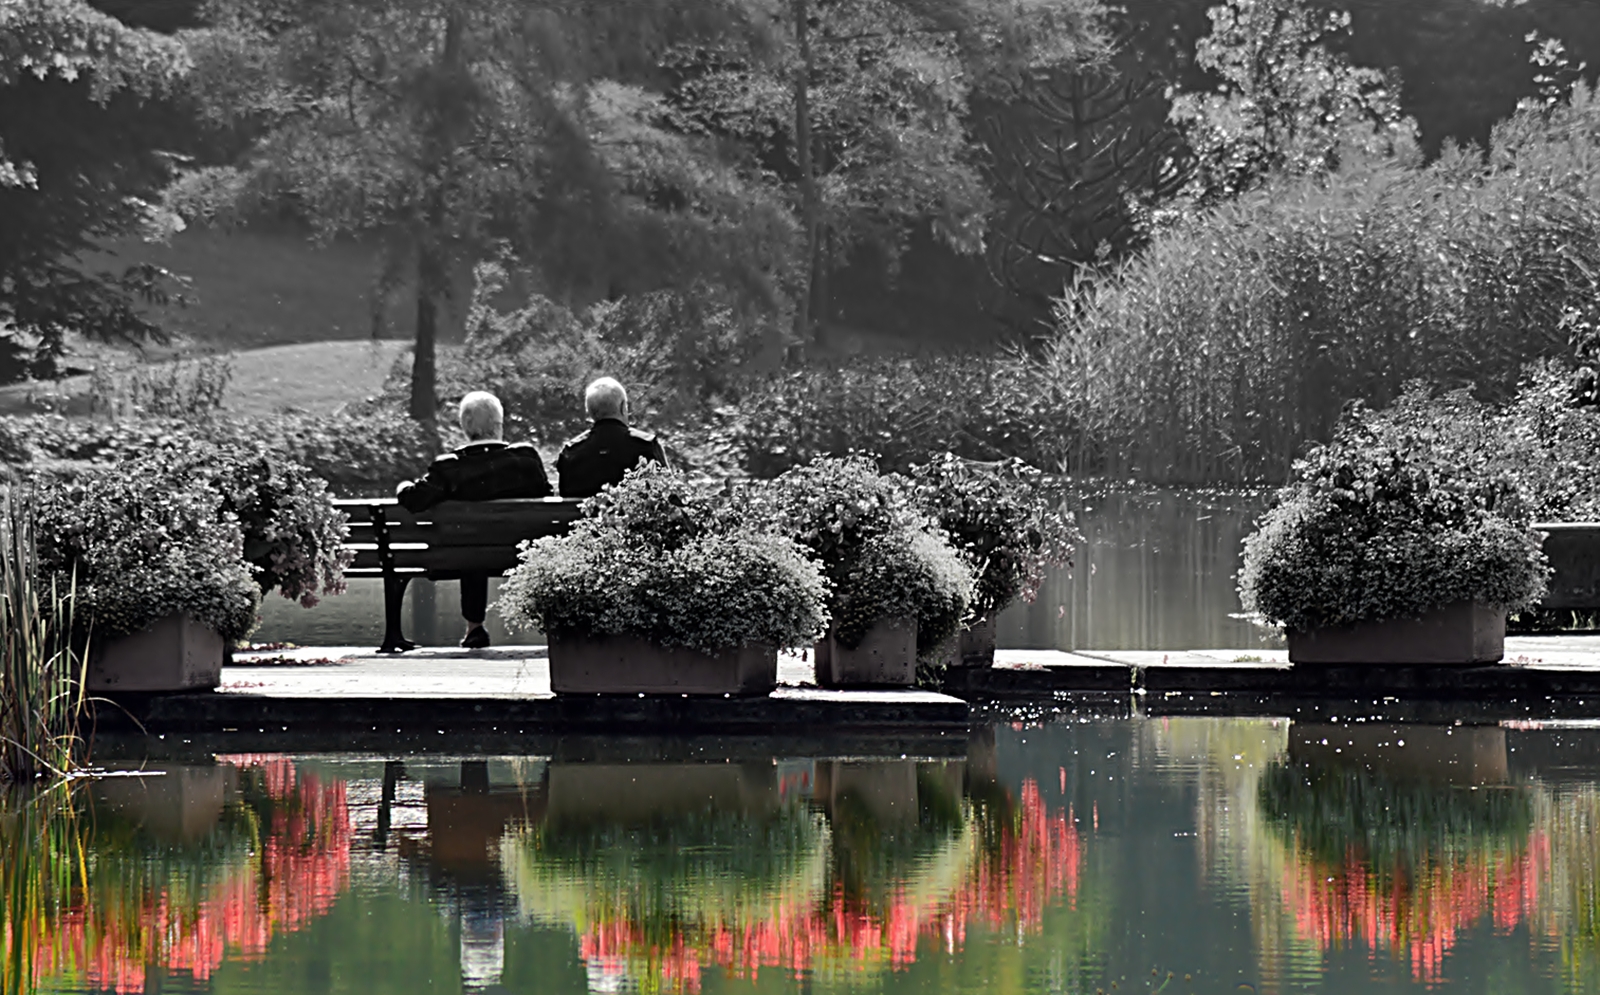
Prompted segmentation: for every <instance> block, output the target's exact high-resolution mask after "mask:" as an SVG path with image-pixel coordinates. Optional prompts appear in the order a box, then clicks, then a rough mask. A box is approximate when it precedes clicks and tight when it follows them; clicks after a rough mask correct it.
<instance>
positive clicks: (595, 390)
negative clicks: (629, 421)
mask: <svg viewBox="0 0 1600 995" xmlns="http://www.w3.org/2000/svg"><path fill="white" fill-rule="evenodd" d="M583 410H585V411H587V412H588V413H589V417H590V418H593V419H594V420H595V421H599V420H600V419H602V418H624V417H626V416H627V414H628V392H627V390H625V389H624V388H623V386H622V384H620V383H618V382H617V381H616V380H613V379H612V378H611V377H601V378H600V379H599V380H596V381H595V382H594V383H592V384H590V385H589V387H588V389H587V390H585V391H584V392H583Z"/></svg>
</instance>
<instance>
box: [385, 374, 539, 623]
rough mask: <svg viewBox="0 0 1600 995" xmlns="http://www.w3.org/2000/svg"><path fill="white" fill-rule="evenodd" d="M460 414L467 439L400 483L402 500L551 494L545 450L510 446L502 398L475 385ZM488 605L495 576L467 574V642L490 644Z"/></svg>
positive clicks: (410, 505) (419, 504)
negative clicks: (424, 470)
mask: <svg viewBox="0 0 1600 995" xmlns="http://www.w3.org/2000/svg"><path fill="white" fill-rule="evenodd" d="M456 414H457V418H458V419H459V420H460V423H461V431H462V432H464V433H466V436H467V444H466V445H464V446H462V447H461V448H460V449H457V450H456V451H455V452H453V453H445V454H444V455H443V456H440V457H439V458H438V459H436V460H434V461H433V464H432V465H431V466H429V467H428V472H427V474H426V475H425V476H423V477H422V478H421V479H419V480H408V481H406V482H405V483H403V484H401V485H400V486H399V487H398V488H396V489H395V496H396V497H398V498H399V499H400V504H401V505H403V506H404V507H405V508H407V509H408V510H410V511H425V510H427V509H429V508H432V507H433V506H434V505H436V504H439V503H440V502H441V501H491V500H494V499H495V498H521V497H528V498H534V497H548V496H549V495H550V478H549V477H547V476H546V475H545V472H544V460H542V459H540V458H539V451H538V450H537V449H535V448H533V447H532V446H531V445H529V444H527V443H526V442H518V443H515V444H512V445H507V444H506V443H505V442H504V441H503V440H502V438H501V436H502V435H503V434H504V430H505V410H504V409H503V408H502V407H501V406H500V399H499V398H497V397H495V396H494V395H493V394H490V393H489V392H487V391H482V390H475V391H473V392H472V393H470V394H468V395H467V396H466V397H463V398H462V399H461V405H460V407H459V408H457V410H456ZM488 607H489V575H488V574H485V573H463V574H462V575H461V615H462V617H463V618H465V619H466V620H467V634H466V636H465V637H463V638H462V640H461V645H462V646H465V647H467V648H468V649H482V648H484V647H485V646H488V645H489V631H488V630H487V629H485V628H484V627H483V619H484V615H485V613H486V612H487V610H488Z"/></svg>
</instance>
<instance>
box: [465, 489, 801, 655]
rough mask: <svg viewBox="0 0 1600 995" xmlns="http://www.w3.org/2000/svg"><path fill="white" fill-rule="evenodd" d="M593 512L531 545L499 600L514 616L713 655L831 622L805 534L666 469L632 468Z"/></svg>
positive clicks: (778, 642) (563, 630)
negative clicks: (783, 529) (748, 516)
mask: <svg viewBox="0 0 1600 995" xmlns="http://www.w3.org/2000/svg"><path fill="white" fill-rule="evenodd" d="M584 516H585V517H583V518H582V519H579V520H578V521H577V522H575V523H573V526H572V529H571V531H570V532H568V533H567V534H566V535H564V536H552V537H549V538H545V539H537V540H533V541H530V542H527V543H524V544H523V546H522V555H521V560H522V562H521V565H520V566H518V567H517V568H516V569H515V570H513V571H512V572H511V574H509V575H508V576H507V577H506V579H505V581H504V583H503V584H502V585H501V587H500V599H499V601H498V603H497V605H496V607H497V609H498V610H499V611H500V613H501V615H502V616H504V618H505V619H506V621H507V623H508V624H510V625H512V626H515V627H520V628H538V629H542V630H543V631H544V632H545V634H546V635H547V636H549V637H550V638H551V639H552V640H555V639H563V638H578V639H583V638H594V637H605V636H633V637H638V638H641V639H644V640H647V641H649V642H650V643H653V644H655V645H657V646H660V647H663V648H666V649H675V648H684V649H689V650H693V651H696V652H699V653H704V654H708V655H713V656H714V655H717V654H722V653H726V652H729V651H734V650H737V649H739V648H740V647H741V646H745V645H747V644H758V645H764V646H770V647H773V648H784V647H793V646H801V645H805V644H808V643H810V642H811V641H812V640H813V639H815V638H816V636H817V634H818V633H819V632H820V631H822V629H823V628H824V627H825V626H826V624H827V617H826V615H825V614H824V610H823V603H824V599H825V596H826V591H827V588H826V584H825V582H824V580H823V578H822V575H821V573H820V572H819V571H818V569H817V567H816V566H815V565H814V564H813V563H812V562H811V561H810V560H808V559H807V558H806V556H805V553H804V551H803V550H802V549H801V548H800V547H799V546H798V545H797V544H796V543H794V542H793V541H791V540H789V539H786V538H784V537H781V536H778V535H774V534H772V533H770V532H763V531H761V530H760V529H758V528H757V527H755V526H753V525H752V524H749V523H747V522H745V521H744V520H742V516H740V515H738V514H736V513H735V512H734V511H733V509H732V508H731V507H730V506H729V504H728V502H727V501H726V500H725V498H723V497H721V496H718V495H712V494H705V493H701V492H698V491H696V490H695V489H694V488H693V487H692V486H691V485H690V484H689V483H688V482H687V481H686V480H684V479H683V478H682V477H680V476H678V475H676V474H673V473H672V472H671V471H668V470H666V469H665V468H662V467H659V466H655V465H647V466H644V467H641V468H639V469H637V470H634V471H632V472H630V473H629V474H628V476H627V477H626V478H624V480H623V481H622V483H620V484H618V485H617V486H615V487H612V488H609V489H607V490H605V491H603V492H602V493H600V494H599V495H597V496H595V497H593V498H590V499H589V500H588V501H586V502H585V503H584Z"/></svg>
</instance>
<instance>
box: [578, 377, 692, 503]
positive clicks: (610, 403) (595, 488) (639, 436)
mask: <svg viewBox="0 0 1600 995" xmlns="http://www.w3.org/2000/svg"><path fill="white" fill-rule="evenodd" d="M583 408H584V410H585V411H587V412H588V413H589V417H590V418H592V419H594V424H593V425H591V426H590V427H589V431H587V432H585V433H583V434H582V435H580V436H578V437H577V438H575V439H572V440H570V441H569V442H568V443H567V444H566V445H564V446H562V447H561V455H560V456H557V457H556V480H557V482H558V483H559V484H560V486H561V496H562V497H593V496H594V495H596V494H599V493H600V491H601V489H602V488H604V487H606V486H608V485H610V484H617V483H621V482H622V477H623V475H624V474H626V473H627V472H628V471H629V470H632V469H633V468H634V467H636V466H638V465H639V461H640V460H653V461H655V462H657V463H660V464H661V465H662V466H666V465H667V454H666V451H665V450H663V449H662V448H661V440H659V439H657V438H656V437H655V436H654V435H652V434H651V433H649V432H641V431H639V430H638V429H636V428H629V427H628V392H627V391H626V390H624V389H623V387H622V384H620V383H618V382H617V381H615V380H613V379H612V378H611V377H601V378H600V379H598V380H596V381H595V382H594V383H591V384H590V385H589V386H588V388H587V389H586V390H584V392H583Z"/></svg>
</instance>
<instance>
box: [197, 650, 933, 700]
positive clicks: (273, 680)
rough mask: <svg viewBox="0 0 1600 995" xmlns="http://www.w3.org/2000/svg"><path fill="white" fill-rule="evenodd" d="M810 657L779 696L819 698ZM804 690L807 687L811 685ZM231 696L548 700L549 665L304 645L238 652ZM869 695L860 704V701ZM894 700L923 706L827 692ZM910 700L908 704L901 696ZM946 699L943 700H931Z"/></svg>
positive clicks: (539, 653) (225, 688)
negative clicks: (800, 695) (286, 648)
mask: <svg viewBox="0 0 1600 995" xmlns="http://www.w3.org/2000/svg"><path fill="white" fill-rule="evenodd" d="M813 673H814V672H813V668H812V665H811V662H810V660H809V659H807V658H804V657H801V656H800V655H798V654H790V653H783V654H780V655H779V656H778V683H779V685H780V687H779V689H778V692H777V693H778V694H780V695H788V696H794V695H797V694H808V695H810V696H812V697H815V696H816V695H817V694H818V693H819V692H818V689H817V688H816V687H815V681H814V680H813ZM808 686H809V687H808ZM217 690H218V691H222V692H224V693H228V694H240V695H256V696H263V697H282V698H371V697H386V698H550V697H553V694H552V692H551V690H550V660H549V657H548V656H547V655H546V653H545V648H544V647H543V646H496V647H492V648H490V649H486V650H464V649H456V648H453V647H452V648H448V649H447V648H444V647H418V648H417V649H414V650H410V651H408V652H405V653H397V654H393V655H383V654H379V653H375V652H373V650H372V648H371V647H370V646H361V647H355V646H308V647H300V648H296V649H290V650H268V651H264V652H259V653H239V654H236V655H235V656H234V661H233V665H232V666H230V667H225V668H223V671H222V685H221V687H219V688H218V689H217ZM863 694H865V695H868V698H867V699H862V698H861V695H863ZM884 694H894V695H897V696H899V697H900V698H902V699H904V700H923V696H927V692H921V691H895V692H883V691H873V692H844V691H829V692H826V696H827V697H830V698H831V697H839V696H843V698H841V700H871V698H872V696H881V695H884ZM906 695H912V696H913V698H911V699H905V698H904V696H906ZM931 697H933V698H940V699H943V698H944V696H942V695H934V696H931Z"/></svg>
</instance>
